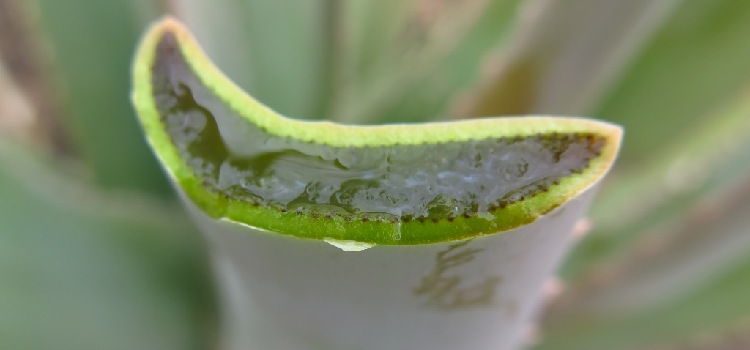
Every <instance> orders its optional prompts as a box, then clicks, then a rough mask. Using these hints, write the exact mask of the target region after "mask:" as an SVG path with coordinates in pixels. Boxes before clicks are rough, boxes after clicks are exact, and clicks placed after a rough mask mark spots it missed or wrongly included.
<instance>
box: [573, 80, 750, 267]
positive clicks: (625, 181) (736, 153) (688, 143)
mask: <svg viewBox="0 0 750 350" xmlns="http://www.w3.org/2000/svg"><path fill="white" fill-rule="evenodd" d="M749 86H750V85H746V86H745V87H744V88H742V89H740V90H739V91H738V92H737V93H735V94H733V95H730V96H727V97H725V98H724V100H723V103H722V106H721V107H719V108H718V109H717V110H716V111H714V112H710V113H706V114H705V115H703V116H702V117H701V118H700V119H701V120H703V123H702V124H701V125H696V126H695V127H694V128H693V129H692V130H691V131H690V133H689V134H688V135H686V136H684V137H681V138H680V139H678V140H675V141H673V143H672V144H671V145H670V146H668V147H665V149H664V150H663V151H661V152H655V154H654V155H652V157H651V158H652V159H651V160H649V161H648V162H645V164H643V169H645V170H637V171H636V170H631V171H628V170H627V169H624V171H621V172H620V173H618V174H617V176H614V177H612V178H610V179H611V182H610V184H609V186H607V187H606V188H605V190H604V191H602V194H601V196H600V202H599V203H601V205H602V206H601V207H597V208H594V209H593V210H592V217H593V218H595V220H596V221H597V226H598V227H597V229H596V230H595V231H594V232H593V233H592V235H590V236H589V237H587V238H586V239H585V240H584V241H583V242H581V244H579V245H578V247H577V248H576V250H575V251H574V253H573V254H572V256H571V260H570V261H569V263H568V264H567V266H566V268H565V269H564V273H565V275H567V276H569V277H571V278H580V277H581V276H583V275H584V274H585V273H586V271H587V270H592V268H595V266H596V265H597V263H599V262H601V261H606V260H607V259H612V260H613V261H618V260H622V259H627V258H624V257H623V256H624V255H628V253H627V251H628V248H629V247H632V246H633V245H634V242H635V241H637V240H638V239H639V238H640V237H642V236H646V235H647V234H648V233H649V232H653V231H654V228H655V227H659V225H664V224H665V223H670V222H673V221H674V220H681V219H679V218H680V217H681V213H682V212H683V211H684V210H685V208H686V207H687V203H690V202H691V201H694V200H698V199H700V198H703V197H706V196H710V195H711V193H713V192H714V191H716V190H720V189H721V188H722V187H723V186H725V185H726V184H731V183H733V182H736V181H738V179H741V178H742V177H743V176H745V174H746V173H747V170H745V169H746V166H747V162H748V159H747V156H746V153H745V152H744V150H745V149H746V148H747V143H746V139H747V135H748V134H749V133H750V121H749V120H748V119H747V113H748V112H749V110H750V105H748V103H747V101H748V95H749V94H750V88H748V87H749ZM632 193H643V196H639V197H637V198H635V197H633V196H632V195H631V194H632ZM605 208H607V209H606V210H605ZM615 213H617V214H615ZM675 218H676V219H675Z"/></svg>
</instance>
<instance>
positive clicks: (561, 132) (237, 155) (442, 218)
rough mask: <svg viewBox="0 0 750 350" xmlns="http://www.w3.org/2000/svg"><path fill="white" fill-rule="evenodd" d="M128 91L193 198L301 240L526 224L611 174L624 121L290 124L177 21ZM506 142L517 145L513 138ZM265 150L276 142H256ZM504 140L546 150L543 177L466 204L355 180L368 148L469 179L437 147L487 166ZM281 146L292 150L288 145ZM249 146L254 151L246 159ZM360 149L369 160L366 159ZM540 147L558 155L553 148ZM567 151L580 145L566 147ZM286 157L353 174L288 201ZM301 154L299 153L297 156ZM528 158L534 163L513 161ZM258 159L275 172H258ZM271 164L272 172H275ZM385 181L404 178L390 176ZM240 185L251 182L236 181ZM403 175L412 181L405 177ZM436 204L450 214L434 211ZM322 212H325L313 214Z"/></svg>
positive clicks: (410, 239)
mask: <svg viewBox="0 0 750 350" xmlns="http://www.w3.org/2000/svg"><path fill="white" fill-rule="evenodd" d="M134 86H135V88H134V93H133V101H134V104H135V106H136V109H137V110H138V112H139V116H140V117H141V123H142V124H143V126H144V128H145V130H146V134H147V137H148V139H149V141H150V143H151V145H152V147H153V148H154V150H155V152H156V153H157V155H158V157H159V158H160V159H161V160H162V162H163V163H164V164H165V166H166V168H167V169H168V171H169V173H170V175H171V176H172V178H173V180H174V181H175V182H176V183H177V184H179V185H180V186H181V188H182V189H183V190H184V191H185V194H186V195H187V196H188V197H189V198H190V199H191V200H192V201H193V202H194V203H196V204H197V205H198V206H199V207H200V208H201V209H203V210H204V211H206V212H207V213H208V214H209V215H211V216H213V217H216V218H223V219H225V220H230V221H235V222H239V223H243V224H246V225H249V226H252V227H258V228H261V229H267V230H271V231H276V232H279V233H282V234H289V235H294V236H298V237H307V238H317V239H322V238H324V237H330V238H333V239H341V240H355V241H359V242H364V243H372V244H418V243H429V242H437V241H449V240H456V239H466V238H470V237H474V236H476V235H479V234H482V232H498V231H504V230H508V229H511V228H514V227H518V226H521V225H523V224H527V223H530V222H532V221H534V220H535V219H536V218H537V217H539V216H541V215H544V214H545V213H547V212H549V211H551V210H553V209H554V208H556V207H558V206H559V205H560V204H562V203H563V202H564V201H565V200H567V199H570V198H573V197H575V195H577V194H579V193H581V192H582V191H584V190H586V189H588V188H589V187H591V186H592V185H593V184H594V183H595V182H596V181H597V180H598V179H599V178H600V177H601V176H603V175H604V174H605V173H606V171H607V170H608V169H609V167H610V165H611V163H612V161H613V160H614V157H615V155H616V152H617V148H618V146H619V137H620V129H619V128H617V127H614V126H611V125H609V124H605V123H600V122H594V121H591V120H585V119H572V118H570V119H565V118H545V117H537V118H516V119H512V118H503V119H492V120H491V119H487V120H479V121H466V122H454V123H436V124H425V125H400V126H375V127H354V126H344V125H337V124H332V123H325V122H301V121H293V120H290V119H286V118H283V117H281V116H280V115H278V114H276V113H275V112H273V111H271V110H270V109H268V108H266V107H264V106H263V105H261V104H259V103H258V102H257V101H255V100H254V99H252V98H251V97H250V96H248V95H246V94H245V93H244V92H243V91H241V90H240V89H239V88H237V87H236V85H234V84H232V83H231V82H230V81H229V80H228V79H227V78H226V77H224V76H223V75H222V74H221V73H219V72H218V70H217V69H216V68H215V67H214V66H213V65H212V64H211V63H210V61H209V60H208V58H207V57H206V56H205V55H204V54H203V53H202V52H201V50H200V49H199V48H198V46H197V45H196V44H195V42H194V41H193V39H192V37H191V36H190V35H189V33H187V31H186V30H184V29H183V28H182V27H181V25H179V24H178V23H177V22H175V21H173V20H165V21H163V22H161V23H160V24H158V25H156V26H155V27H153V28H152V29H151V30H150V31H149V33H148V34H147V35H146V37H145V39H144V40H143V42H142V45H141V49H140V50H139V53H138V55H137V59H136V64H135V68H134ZM212 117H213V118H212ZM194 118H198V119H194ZM238 131H239V132H238ZM204 132H205V133H204ZM195 133H198V134H197V135H198V136H199V137H196V134H195ZM196 140H197V141H196ZM253 140H257V141H253ZM194 141H195V142H194ZM461 143H465V144H466V145H461ZM537 143H538V144H537ZM274 144H275V146H274ZM421 144H427V145H430V147H422V146H420V145H421ZM514 144H517V145H518V146H510V145H514ZM268 145H271V146H270V147H271V148H266V149H265V150H264V149H263V148H265V147H267V146H268ZM505 146H510V147H509V149H512V148H513V147H520V149H522V150H524V149H530V150H533V149H541V152H542V153H547V155H544V154H540V155H533V156H532V157H542V158H541V159H553V160H552V162H551V163H549V164H550V165H549V167H550V169H549V170H547V171H549V172H548V173H544V174H542V173H539V172H540V171H543V170H541V168H536V167H537V165H538V164H544V162H543V161H537V163H534V164H531V166H532V167H534V168H532V169H534V170H533V172H536V173H538V175H537V176H540V177H539V178H538V179H537V178H533V179H525V180H522V181H521V182H517V184H518V185H516V186H520V187H516V188H513V187H512V185H504V186H506V187H504V188H499V189H498V188H495V187H492V188H489V187H488V189H487V190H488V191H504V192H503V194H501V195H498V196H497V198H484V199H479V200H476V201H475V200H474V199H469V200H467V199H462V198H467V196H468V197H470V198H474V197H476V196H477V194H471V193H468V192H467V193H464V192H461V193H459V194H450V193H448V194H447V196H448V197H447V198H442V199H441V198H438V195H441V194H440V193H434V194H431V192H430V193H428V194H426V195H423V194H420V192H419V191H416V190H415V189H414V188H411V187H409V188H410V189H409V191H411V192H414V191H416V192H414V193H413V194H411V192H409V193H410V194H409V195H408V196H428V195H431V196H432V197H430V198H428V199H426V200H421V201H422V202H420V203H421V204H419V205H416V206H413V208H411V207H409V208H407V209H406V211H403V212H402V211H401V210H402V209H399V208H400V207H403V206H405V205H406V204H405V203H406V202H404V201H401V200H399V199H398V196H402V195H401V194H398V193H395V192H394V191H391V192H388V191H389V189H390V187H389V186H391V184H389V183H385V184H384V185H380V184H378V183H375V184H374V185H372V184H371V182H372V181H370V182H367V181H364V182H363V181H361V180H363V179H365V180H366V177H365V178H359V177H361V176H363V175H361V171H366V172H370V171H378V170H377V169H374V168H373V169H371V170H367V169H369V168H367V167H373V166H379V165H377V164H376V163H372V160H368V158H367V157H370V158H372V157H375V159H376V162H377V159H378V158H377V157H381V156H382V158H383V159H388V161H389V162H390V161H391V160H393V161H394V162H395V163H394V164H393V165H388V167H386V168H387V169H395V168H398V167H399V166H400V167H402V168H405V169H408V168H409V166H410V164H411V162H413V160H408V159H407V158H409V157H411V158H414V157H417V158H425V159H427V160H428V161H423V162H424V163H425V165H424V166H432V167H436V168H435V169H433V170H434V171H438V172H439V171H447V172H446V173H445V176H448V177H451V176H469V175H468V174H466V175H461V174H454V173H455V172H460V171H463V170H462V168H460V167H459V168H451V167H455V166H457V165H449V166H448V168H441V165H440V164H446V163H448V162H450V161H453V158H445V155H443V154H437V155H435V154H434V153H435V152H451V153H455V155H456V156H457V157H458V158H456V159H458V161H460V160H461V157H459V153H462V154H464V155H463V157H466V154H469V153H472V152H474V153H477V152H479V153H477V154H476V155H474V156H471V157H474V158H477V157H479V158H481V157H489V158H488V159H487V160H486V162H485V163H487V164H490V163H491V162H494V161H495V158H493V157H496V158H497V157H503V155H502V154H500V153H501V151H498V152H495V151H493V149H494V148H493V147H505ZM279 147H280V148H279ZM549 147H552V148H549ZM560 147H562V148H560ZM306 148H307V149H306ZM430 148H433V149H432V151H431V150H430ZM285 149H290V151H289V152H292V153H289V154H285V153H284V152H287V151H284V150H285ZM483 149H484V150H489V151H483ZM545 149H546V150H545ZM553 149H557V151H553ZM576 150H578V151H576ZM258 151H260V152H261V153H258V155H253V154H254V152H258ZM280 151H283V152H280ZM365 151H366V152H372V153H373V155H367V154H366V152H365ZM248 152H250V153H248ZM263 152H267V153H263ZM431 152H432V153H433V155H430V153H431ZM456 152H458V153H456ZM467 152H468V153H467ZM483 152H484V153H483ZM487 152H489V153H487ZM533 152H536V151H533ZM548 152H562V153H559V154H558V155H557V156H555V155H554V154H552V153H548ZM576 152H578V153H580V154H579V155H575V154H574V153H576ZM385 153H388V155H386V154H385ZM305 154H308V155H307V156H306V155H305ZM287 156H291V157H292V158H290V159H292V162H303V164H304V162H310V161H313V163H311V165H312V166H315V167H323V169H325V170H324V171H334V172H335V171H338V170H336V168H346V169H348V168H349V167H354V168H355V169H354V170H355V171H352V172H347V171H344V172H341V173H340V174H338V175H332V176H331V177H330V178H332V179H335V180H336V181H339V182H336V183H331V184H328V183H326V182H325V180H322V179H316V180H313V181H312V182H309V181H308V182H309V183H308V184H306V185H304V186H308V187H309V186H318V184H321V185H320V186H324V187H326V188H327V187H331V186H332V187H339V188H340V191H342V193H340V194H335V195H331V194H327V195H326V194H325V193H324V192H321V191H319V190H309V189H308V190H305V189H302V190H303V191H305V193H304V195H308V196H309V195H310V193H309V192H310V191H312V192H314V193H313V194H312V196H321V197H325V198H324V199H323V200H322V201H318V200H311V199H309V198H308V199H305V198H303V197H304V196H303V194H302V193H292V194H291V197H289V198H287V197H284V196H283V195H287V196H288V192H289V191H292V190H296V189H295V188H294V186H297V187H299V183H300V181H307V180H305V179H302V178H297V179H294V178H293V179H285V178H284V176H282V174H288V173H289V174H291V173H296V170H294V169H293V168H289V169H284V168H283V166H284V165H283V164H284V162H285V161H283V158H284V157H287ZM298 156H299V157H302V158H299V159H297V158H298ZM227 157H229V158H227ZM278 157H281V158H282V162H281V163H280V164H281V166H282V168H279V169H278V170H276V169H275V168H273V167H274V166H276V165H274V163H273V162H275V159H276V158H278ZM306 157H307V158H306ZM331 157H333V158H331ZM352 157H353V159H354V160H352ZM549 157H552V158H549ZM555 157H558V158H555ZM230 158H231V159H230ZM347 158H349V159H347ZM359 158H362V159H364V160H358V159H359ZM294 159H296V160H294ZM497 159H499V158H497ZM534 159H537V158H534ZM554 159H557V160H554ZM576 159H577V160H576ZM225 161H226V162H225ZM320 161H322V162H323V163H320ZM472 161H474V160H472ZM529 161H532V160H531V159H529V160H525V159H522V160H521V162H529ZM227 162H229V163H227ZM269 162H270V163H269ZM316 162H317V163H316ZM352 162H353V163H352ZM368 162H369V164H370V165H368ZM399 162H400V163H399ZM548 162H549V161H548ZM329 163H330V164H329ZM350 163H351V164H350ZM480 163H482V162H480ZM482 164H484V163H482ZM555 164H557V165H555ZM563 164H568V165H563ZM248 166H249V168H248ZM269 166H271V168H268V167H269ZM361 166H364V167H365V168H361V169H359V170H357V168H356V167H361ZM515 166H520V167H522V168H523V169H522V175H523V174H525V173H526V172H527V169H526V168H525V167H526V166H528V164H526V163H524V164H517V165H515ZM539 166H542V167H544V165H539ZM222 167H223V169H224V175H222V173H221V169H222ZM227 167H231V168H229V169H227ZM253 167H255V168H257V169H270V170H254V169H253ZM511 167H512V166H511ZM567 167H571V168H570V169H567ZM485 168H486V166H485ZM552 168H554V169H552ZM555 169H556V170H555ZM247 171H250V172H251V173H252V172H253V171H265V172H266V173H268V174H271V175H272V176H270V177H267V178H266V177H264V176H266V175H262V174H261V175H258V176H256V177H254V178H253V177H252V176H251V177H249V178H245V179H244V180H243V179H242V178H243V177H244V175H243V173H246V172H247ZM276 171H278V173H274V172H276ZM358 171H359V172H358ZM388 171H390V170H388ZM402 171H404V170H402ZM406 171H407V172H411V171H412V170H406ZM492 171H498V170H492ZM266 173H264V174H266ZM577 173H581V174H577ZM303 175H305V176H309V175H314V174H312V173H308V174H303ZM221 176H223V177H221ZM352 176H354V177H352ZM364 176H368V175H364ZM392 176H393V177H398V176H403V175H396V173H393V174H392ZM505 176H508V175H505ZM227 177H228V178H229V180H227ZM510 177H512V176H510ZM386 178H387V177H386ZM338 179H341V180H338ZM226 181H229V182H228V183H227V182H226ZM236 181H240V182H243V181H250V182H252V183H250V184H249V185H248V186H246V187H243V186H244V185H241V184H240V182H236ZM274 181H291V182H289V183H286V184H284V183H282V184H281V187H279V189H278V190H273V189H272V188H268V187H267V186H273V185H272V184H273V183H274ZM352 181H353V182H352ZM358 181H359V182H358ZM403 181H415V179H409V178H404V180H403ZM429 181H437V180H429ZM524 181H525V182H524ZM313 182H318V183H313ZM269 183H271V185H268V184H269ZM492 183H493V184H497V183H496V182H492ZM348 184H353V185H352V186H353V187H352V189H351V191H349V189H348V187H347V188H346V191H344V188H345V186H348ZM500 185H502V184H498V186H500ZM373 186H374V187H373ZM441 186H448V187H451V186H450V185H449V184H447V182H446V183H445V184H443V183H442V182H440V181H437V182H435V184H433V185H432V186H431V187H428V188H436V189H439V188H441ZM478 186H484V185H483V184H478ZM487 186H489V184H488V185H487ZM508 186H511V187H508ZM222 187H223V188H224V189H222ZM370 187H372V188H370ZM448 187H446V188H448ZM339 188H336V190H339ZM363 188H364V189H363ZM281 189H284V191H281ZM268 190H271V191H272V192H271V194H268V193H267V192H264V191H268ZM368 190H377V191H381V194H380V195H377V196H380V197H377V196H376V197H377V198H375V199H366V200H365V202H360V200H359V199H358V198H360V196H365V197H367V196H371V195H366V193H368V192H367V191H368ZM403 190H407V188H406V187H404V188H403ZM459 190H460V189H459ZM359 191H363V192H359ZM445 191H448V190H447V189H446V190H445ZM343 192H346V193H343ZM349 192H352V193H349ZM396 192H397V191H396ZM264 193H266V194H264ZM279 193H281V194H279ZM359 193H362V194H361V195H360V194H359ZM382 193H385V195H383V194H382ZM326 196H327V197H326ZM452 196H454V197H452ZM503 196H506V197H508V198H505V197H503ZM350 197H351V198H350ZM433 197H434V198H433ZM316 198H317V197H316ZM330 198H335V201H338V202H339V203H338V204H337V203H336V202H335V201H334V200H333V199H330ZM342 198H346V199H342ZM410 198H411V197H410ZM417 198H419V197H417ZM519 199H522V200H519ZM295 200H296V201H297V202H300V201H301V204H302V206H297V207H295V206H294V204H295V202H294V201H295ZM407 200H408V198H407ZM384 201H385V202H390V203H388V204H386V203H385V202H384ZM393 201H395V203H394V202H393ZM434 201H437V202H436V203H434V205H432V204H430V203H433V202H434ZM443 201H447V202H448V203H447V204H446V203H443ZM355 202H356V203H355ZM341 209H343V210H344V211H343V212H342V210H341ZM394 210H398V212H395V211H394ZM431 210H437V211H441V210H442V211H445V210H447V211H449V212H450V213H442V214H440V213H438V214H431V213H430V211H431ZM318 216H323V217H324V218H325V220H318ZM411 219H414V220H411Z"/></svg>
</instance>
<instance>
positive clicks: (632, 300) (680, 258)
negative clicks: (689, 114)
mask: <svg viewBox="0 0 750 350" xmlns="http://www.w3.org/2000/svg"><path fill="white" fill-rule="evenodd" d="M748 93H750V90H748V89H747V87H746V88H744V89H742V90H741V91H740V93H738V94H735V95H734V96H729V97H728V98H726V102H725V103H724V105H725V106H724V107H721V108H720V109H719V110H718V111H717V112H715V113H710V114H708V115H706V116H704V117H702V118H701V119H702V120H705V125H702V126H700V127H696V128H695V130H693V131H692V132H691V135H689V136H688V137H686V138H685V139H684V140H681V142H679V143H674V144H672V145H671V146H670V147H669V148H668V149H666V150H665V151H664V152H663V153H661V154H657V155H655V156H654V158H655V159H656V160H658V161H660V162H661V163H660V164H658V166H653V165H652V166H648V167H646V168H647V169H649V171H648V172H640V173H639V174H637V175H636V174H627V173H626V174H620V175H621V176H629V177H635V176H638V178H636V179H630V180H629V181H626V179H619V180H616V181H617V182H621V183H624V184H630V187H624V188H618V189H617V191H613V190H610V191H605V192H604V193H603V196H601V198H600V200H601V201H600V203H601V204H602V206H605V207H607V208H612V210H614V211H616V212H618V213H619V215H617V216H615V215H608V216H600V218H601V219H600V220H599V221H600V223H601V225H602V226H603V227H601V228H600V229H599V232H602V233H600V234H599V235H597V236H595V237H590V238H589V239H587V240H585V241H584V242H582V243H581V245H580V247H579V249H577V250H576V251H575V254H573V258H574V259H573V261H572V263H571V264H569V266H568V268H567V270H568V273H569V274H571V273H572V274H573V276H574V277H575V280H574V281H573V282H571V283H570V285H569V291H568V292H567V293H565V294H564V295H563V298H562V299H561V300H559V301H558V302H556V303H554V304H552V309H551V310H549V312H548V314H547V315H546V316H545V319H546V320H547V321H546V324H547V326H546V327H545V329H546V331H545V332H546V333H550V338H549V340H545V344H547V346H548V347H550V348H558V346H561V347H562V346H563V345H559V344H558V343H559V338H558V337H562V338H566V337H568V336H566V335H565V333H567V332H572V333H571V334H570V343H569V346H571V347H572V348H579V347H580V348H584V349H585V348H596V347H597V346H599V345H601V344H602V342H603V341H604V340H605V339H606V338H605V337H609V338H610V339H613V340H612V342H611V343H610V345H608V346H614V345H615V344H619V343H618V341H617V339H620V338H622V337H627V338H628V339H629V340H628V341H627V342H626V343H625V344H624V345H622V347H623V348H632V347H638V348H646V345H649V344H650V345H653V346H654V347H656V348H659V346H662V347H665V348H672V347H674V348H679V346H680V345H681V344H683V345H684V344H686V343H689V344H691V346H696V348H701V347H697V345H694V344H693V343H696V342H697V343H699V344H700V343H702V342H703V340H702V339H701V338H706V337H708V338H712V339H716V338H727V337H730V338H731V337H734V335H733V334H735V333H737V332H739V333H740V334H742V333H743V332H746V331H747V329H748V327H747V325H746V322H747V319H746V317H744V315H746V314H747V313H748V308H750V306H749V305H747V303H745V302H744V301H740V300H737V299H733V298H732V297H727V296H725V293H729V295H735V294H734V293H735V292H734V291H732V292H729V291H728V290H722V289H721V288H719V287H718V283H719V282H718V281H722V280H723V279H724V277H722V276H726V275H727V274H730V273H731V274H733V275H732V276H733V277H732V278H737V279H746V277H741V276H740V275H739V274H741V273H742V272H741V271H742V269H745V270H746V268H745V267H742V266H745V265H746V264H747V261H746V258H745V256H746V252H747V250H748V249H749V248H750V243H749V242H748V241H747V227H748V226H747V225H748V223H747V218H746V213H747V210H748V204H747V200H746V198H747V195H746V193H747V191H748V174H750V143H748V140H747V135H748V133H750V121H749V120H748V119H747V114H748V111H749V109H750V104H748V102H747V101H748V99H747V96H748ZM685 160H687V161H688V162H687V163H686V162H685ZM620 191H624V192H620ZM632 193H644V194H649V195H647V196H644V197H640V200H638V201H636V202H637V203H638V207H637V208H634V207H633V203H630V202H631V201H632V200H633V198H631V196H629V195H628V194H632ZM634 209H637V210H634ZM597 211H601V210H595V211H594V212H595V213H596V212H597ZM605 233H606V234H605ZM732 271H734V272H732ZM745 273H746V272H745ZM727 282H728V281H725V282H721V283H727ZM737 293H739V294H737V295H738V296H739V295H742V294H741V293H746V291H743V290H742V289H741V288H740V290H738V291H737ZM696 295H705V296H700V298H699V300H696V298H697V297H696ZM665 308H669V310H670V311H664V310H665ZM707 309H711V311H707ZM674 310H680V311H679V312H677V313H678V316H675V318H674V319H671V320H670V321H669V322H670V324H663V325H660V324H661V323H663V322H665V321H664V315H661V314H660V313H662V312H676V311H674ZM704 313H705V316H704ZM709 315H710V317H708V316H709ZM681 317H682V318H685V319H683V320H680V318H681ZM563 320H564V321H563ZM677 320H679V321H677ZM568 322H571V324H579V325H580V324H583V326H581V327H580V328H579V329H578V330H577V331H571V330H570V329H568V328H567V326H565V325H564V324H568ZM590 322H594V323H599V324H600V325H603V326H602V327H603V328H604V329H602V328H599V326H593V323H590ZM605 324H606V325H605ZM641 324H642V326H639V325H641ZM743 324H745V326H742V325H743ZM625 327H630V328H625ZM704 340H705V339H704ZM548 342H549V343H548ZM595 342H596V343H595ZM573 344H576V345H573ZM587 344H588V345H587ZM593 344H599V345H593ZM739 347H740V348H741V347H742V346H739ZM706 348H711V345H710V344H709V345H706Z"/></svg>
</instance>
